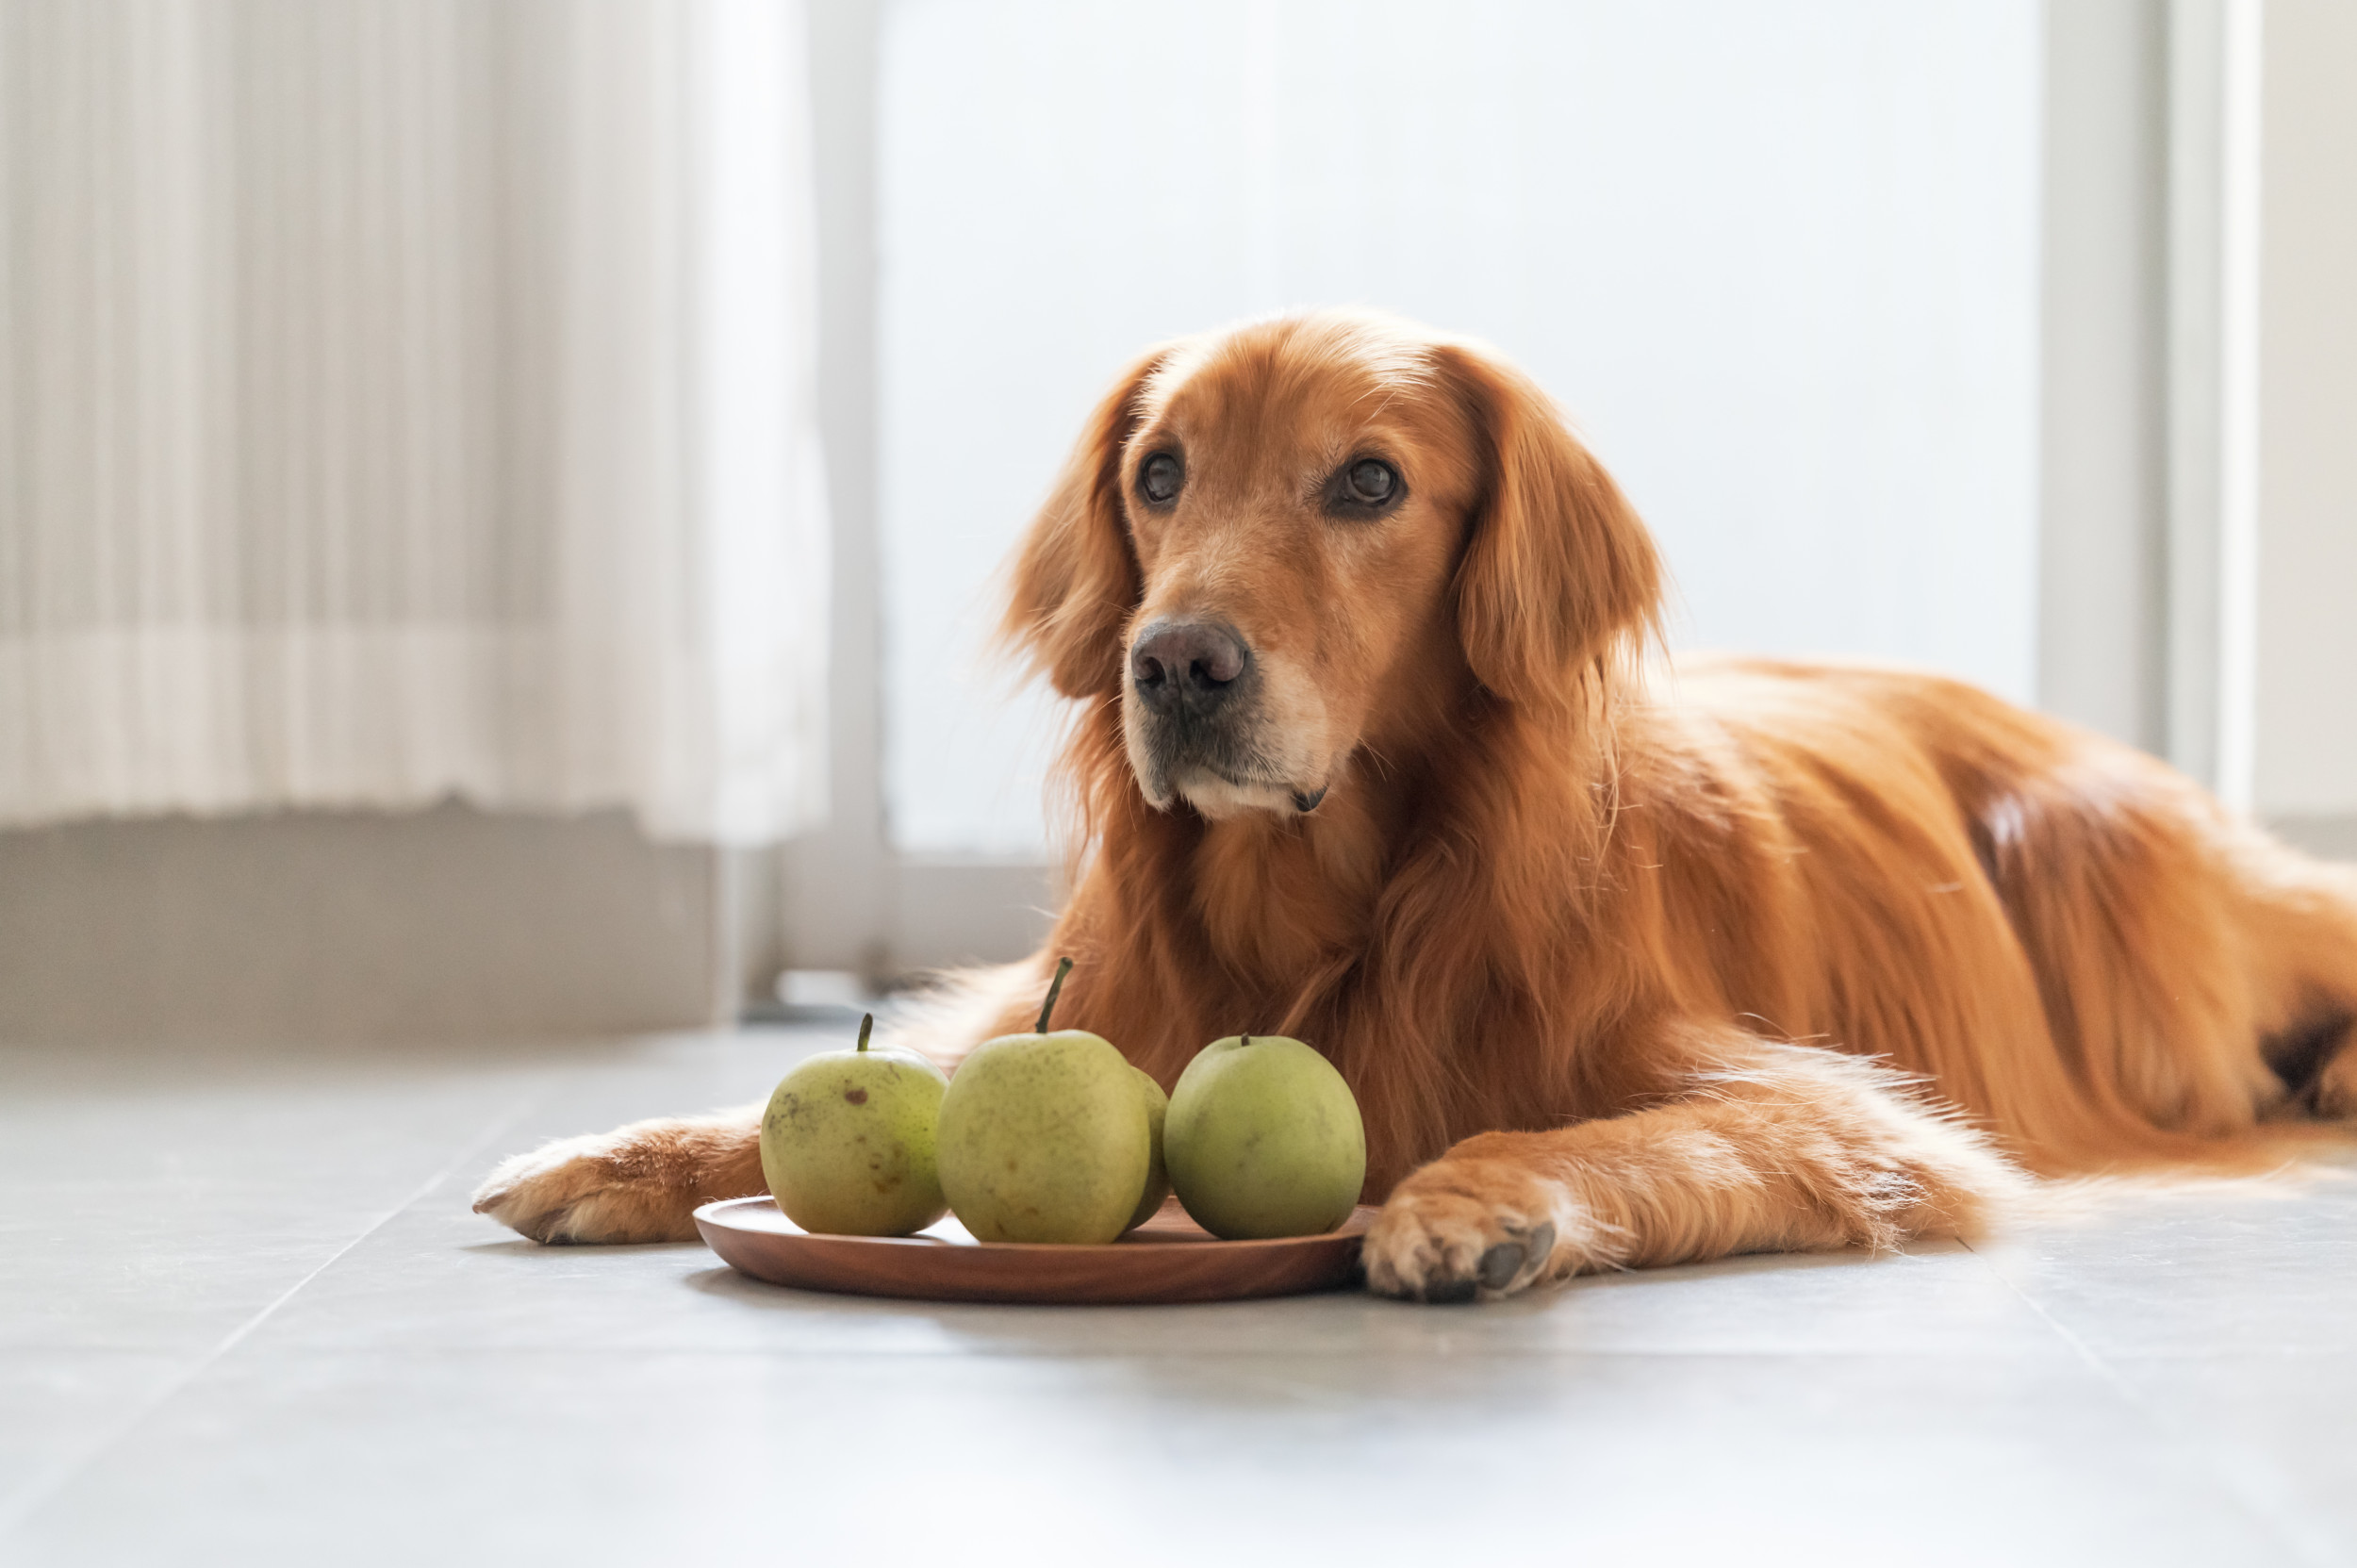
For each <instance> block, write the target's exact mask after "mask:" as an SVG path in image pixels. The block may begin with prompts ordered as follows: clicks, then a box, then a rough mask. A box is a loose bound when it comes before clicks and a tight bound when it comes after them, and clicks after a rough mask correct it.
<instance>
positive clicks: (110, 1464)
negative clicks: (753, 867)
mask: <svg viewBox="0 0 2357 1568" xmlns="http://www.w3.org/2000/svg"><path fill="white" fill-rule="evenodd" d="M818 1043H820V1042H819V1041H817V1040H816V1039H815V1038H814V1037H811V1036H806V1035H803V1036H798V1035H791V1034H786V1033H783V1032H752V1033H746V1034H740V1035H734V1036H724V1037H694V1038H678V1039H665V1040H655V1041H646V1042H637V1043H631V1044H609V1045H602V1046H595V1047H586V1048H554V1047H551V1048H544V1049H521V1048H498V1049H484V1048H475V1049H470V1050H464V1051H461V1050H454V1049H437V1050H415V1051H407V1052H395V1051H375V1052H364V1053H354V1052H344V1053H337V1054H310V1055H301V1056H297V1055H287V1054H243V1055H240V1054H236V1053H221V1052H212V1053H204V1052H198V1053H191V1052H186V1051H160V1050H158V1051H124V1052H112V1053H105V1054H95V1053H90V1052H65V1051H39V1050H23V1049H18V1050H8V1051H0V1192H5V1194H6V1201H5V1205H0V1209H4V1210H5V1212H0V1561H5V1562H7V1563H10V1564H72V1565H74V1568H83V1565H103V1564H113V1563H138V1564H141V1565H142V1568H146V1565H152V1564H178V1563H214V1562H224V1563H240V1564H244V1563H282V1562H283V1563H306V1564H307V1563H321V1562H332V1563H337V1564H374V1563H387V1564H393V1563H398V1564H404V1565H410V1564H419V1563H435V1564H470V1563H477V1562H482V1563H501V1564H525V1563H540V1562H551V1563H553V1562H560V1561H561V1562H565V1563H568V1564H580V1563H598V1562H639V1563H648V1564H668V1563H677V1562H685V1561H690V1560H702V1561H717V1560H721V1557H720V1554H723V1553H727V1554H731V1560H744V1561H760V1562H765V1563H767V1562H781V1563H801V1562H811V1563H817V1562H833V1561H844V1562H850V1561H859V1562H886V1563H889V1562H901V1561H907V1562H923V1563H925V1564H928V1565H929V1568H938V1565H940V1564H944V1563H952V1562H954V1563H956V1564H960V1565H964V1564H969V1563H987V1562H998V1561H1008V1562H1017V1561H1020V1562H1027V1563H1061V1562H1075V1561H1088V1562H1093V1563H1106V1564H1124V1565H1127V1564H1156V1563H1174V1564H1176V1563H1188V1564H1197V1563H1205V1562H1217V1563H1221V1564H1227V1563H1231V1562H1261V1561H1284V1562H1296V1563H1305V1564H1313V1563H1325V1562H1333V1561H1343V1560H1360V1561H1376V1562H1393V1561H1413V1562H1419V1563H1422V1562H1426V1561H1429V1560H1435V1559H1444V1558H1449V1557H1453V1556H1458V1555H1461V1554H1480V1555H1487V1556H1491V1557H1497V1556H1500V1555H1504V1554H1511V1555H1510V1557H1509V1558H1508V1560H1513V1561H1518V1562H1520V1561H1552V1560H1576V1561H1580V1562H1592V1563H1621V1562H1629V1563H1645V1564H1659V1563H1674V1562H1686V1561H1694V1562H1714V1563H1715V1562H1742V1563H1745V1564H1747V1565H1748V1564H1755V1563H1778V1562H1808V1563H1848V1562H1861V1563H1863V1562H1873V1563H1878V1564H1879V1563H1889V1562H1903V1563H1910V1564H1914V1563H1970V1564H2006V1565H2020V1564H2047V1563H2053V1564H2103V1563H2114V1562H2118V1563H2128V1562H2134V1563H2137V1564H2140V1565H2141V1564H2166V1563H2180V1562H2183V1563H2203V1564H2213V1565H2215V1564H2242V1563H2278V1562H2281V1563H2314V1564H2323V1563H2357V1322H2353V1321H2352V1318H2353V1317H2357V1181H2349V1180H2329V1181H2322V1182H2317V1183H2312V1184H2309V1185H2307V1186H2305V1187H2304V1188H2302V1189H2301V1190H2299V1191H2296V1192H2289V1193H2286V1192H2283V1191H2249V1190H2232V1191H2218V1190H2211V1191H2205V1192H2200V1193H2178V1194H2171V1195H2166V1196H2156V1195H2151V1194H2145V1195H2139V1196H2134V1197H2123V1198H2119V1199H2118V1200H2116V1201H2114V1202H2113V1203H2111V1204H2109V1205H2108V1206H2107V1207H2106V1208H2105V1209H2104V1210H2103V1211H2102V1212H2101V1213H2097V1214H2095V1215H2093V1216H2091V1217H2081V1218H2078V1219H2075V1220H2073V1221H2071V1222H2069V1223H2068V1224H2062V1223H2054V1224H2050V1225H2048V1226H2045V1227H2042V1228H2040V1229H2037V1230H2027V1231H2022V1232H2019V1233H2016V1234H2014V1235H2012V1236H2010V1237H2008V1238H2007V1239H2005V1240H2003V1242H2000V1243H1997V1244H1993V1245H1990V1246H1984V1247H1981V1248H1979V1249H1978V1250H1969V1249H1966V1248H1963V1247H1954V1246H1943V1247H1932V1248H1926V1249H1924V1250H1922V1251H1920V1252H1918V1253H1915V1254H1912V1255H1909V1256H1904V1257H1897V1258H1885V1259H1864V1258H1854V1257H1810V1258H1753V1259H1742V1260H1738V1261H1735V1262H1732V1263H1722V1264H1718V1265H1714V1266H1709V1267H1702V1268H1686V1269H1673V1270H1667V1271H1662V1272H1658V1273H1653V1274H1646V1275H1637V1276H1629V1277H1624V1278H1615V1279H1593V1280H1586V1281H1581V1282H1578V1283H1575V1284H1574V1285H1572V1286H1570V1287H1568V1288H1566V1289H1564V1290H1561V1291H1559V1292H1556V1293H1553V1294H1548V1295H1544V1296H1537V1297H1534V1298H1530V1299H1526V1300H1523V1301H1518V1302H1513V1303H1508V1304H1505V1305H1502V1306H1494V1307H1480V1308H1475V1307H1465V1308H1416V1307H1407V1306H1399V1305H1394V1304H1392V1303H1389V1302H1382V1301H1376V1300H1372V1299H1368V1298H1366V1297H1362V1296H1326V1297H1319V1298H1310V1299H1300V1300H1293V1301H1282V1302H1271V1303H1263V1304H1238V1305H1232V1306H1222V1307H1192V1308H1170V1309H1106V1310H1078V1311H1074V1310H1044V1309H1042V1310H1027V1309H1015V1308H975V1307H949V1306H926V1305H915V1304H908V1303H879V1302H864V1301H858V1300H852V1299H847V1298H840V1297H830V1296H806V1295H800V1294H797V1293H794V1292H789V1291H783V1290H779V1289H774V1288H772V1287H768V1286H765V1285H759V1284H755V1283H752V1282H750V1281H747V1280H744V1279H738V1278H737V1277H735V1276H734V1275H732V1274H730V1273H729V1272H728V1271H726V1270H725V1269H723V1268H721V1267H719V1266H718V1264H717V1261H716V1260H715V1259H714V1258H713V1257H712V1256H711V1255H710V1254H709V1253H707V1252H705V1251H703V1250H702V1249H701V1248H700V1247H693V1246H659V1247H630V1248H618V1249H610V1250H602V1249H590V1248H581V1249H543V1248H540V1247H536V1246H531V1245H529V1244H527V1243H524V1242H521V1241H519V1240H517V1239H516V1238H515V1237H513V1236H511V1235H509V1234H508V1233H507V1232H506V1231H504V1230H500V1229H499V1228H497V1227H496V1226H494V1225H492V1224H491V1223H490V1222H489V1221H487V1220H483V1219H479V1218H477V1217H475V1216H474V1215H472V1214H470V1213H468V1212H467V1208H466V1196H467V1194H468V1193H469V1191H470V1189H471V1187H472V1185H473V1183H474V1181H475V1180H476V1178H477V1177H478V1176H479V1175H480V1174H481V1173H482V1171H483V1170H484V1169H486V1167H487V1166H488V1165H489V1164H491V1162H492V1161H493V1160H495V1159H496V1158H497V1157H499V1156H500V1155H502V1154H504V1153H507V1152H509V1151H511V1150H513V1149H515V1148H518V1147H523V1146H525V1145H527V1144H529V1143H531V1142H534V1141H535V1140H536V1139H538V1138H540V1137H543V1136H546V1135H551V1134H556V1133H565V1132H576V1131H585V1130H589V1129H595V1128H603V1127H606V1126H609V1125H612V1124H613V1123H615V1122H618V1121H622V1120H627V1119H629V1118H631V1117H634V1116H637V1115H642V1114H652V1113H656V1112H662V1111H670V1110H691V1109H696V1108H699V1107H701V1106H705V1105H710V1104H716V1103H722V1102H727V1101H732V1100H742V1099H749V1098H757V1097H758V1096H759V1095H760V1094H761V1093H762V1092H764V1091H765V1090H766V1088H767V1087H768V1085H769V1084H770V1083H771V1082H773V1081H775V1080H776V1078H777V1077H778V1076H779V1074H780V1073H781V1072H782V1071H783V1068H784V1066H785V1065H787V1064H788V1063H790V1061H791V1060H792V1059H793V1058H794V1057H795V1055H797V1054H798V1053H799V1051H801V1050H803V1049H806V1048H812V1047H813V1046H815V1045H816V1044H818Z"/></svg>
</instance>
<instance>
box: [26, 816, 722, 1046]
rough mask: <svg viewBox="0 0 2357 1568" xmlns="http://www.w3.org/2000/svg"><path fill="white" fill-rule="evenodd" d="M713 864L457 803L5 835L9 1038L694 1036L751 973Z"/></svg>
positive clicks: (591, 823) (575, 826)
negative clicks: (741, 971)
mask: <svg viewBox="0 0 2357 1568" xmlns="http://www.w3.org/2000/svg"><path fill="white" fill-rule="evenodd" d="M721 853H722V852H721V851H716V850H711V849H708V848H703V847H697V846H682V845H659V844H652V843H650V842H648V841H647V840H646V839H645V838H643V837H642V836H640V834H638V833H637V831H636V829H635V827H634V826H633V825H632V822H631V820H630V818H629V817H627V816H626V815H624V814H622V813H620V812H608V813H599V814H593V815H589V816H582V817H533V816H521V815H507V814H492V813H485V812H478V811H473V810H470V809H468V808H466V807H463V806H457V805H448V806H443V807H439V808H437V809H435V810H432V811H426V812H418V813H410V814H402V815H378V814H372V813H360V812H352V813H341V812H301V813H288V814H283V815H275V816H268V817H239V818H231V819H223V820H195V819H190V818H171V819H163V820H152V821H107V822H86V823H75V824H71V825H67V826H62V827H54V828H44V829H38V830H32V831H25V832H11V833H5V834H0V1039H8V1040H29V1039H41V1040H59V1041H99V1042H104V1041H122V1040H129V1039H140V1040H161V1041H182V1040H191V1041H192V1040H219V1039H242V1040H272V1041H283V1040H295V1041H305V1040H318V1041H345V1040H430V1039H453V1038H455V1039H466V1038H477V1037H486V1036H527V1035H528V1036H541V1037H548V1036H561V1035H571V1034H611V1033H627V1032H641V1031H648V1030H661V1029H676V1028H693V1027H701V1026H704V1025H707V1024H709V1023H712V1022H714V1021H716V1019H717V1018H720V1017H725V1016H728V1015H733V1012H734V999H733V998H731V997H728V996H727V995H726V992H727V991H728V989H729V987H728V984H727V982H726V981H725V979H724V978H723V977H724V976H725V975H726V974H727V972H728V971H730V970H731V969H733V968H738V967H743V966H747V965H748V963H749V962H751V961H755V960H756V958H757V955H754V954H750V953H748V952H746V951H745V946H746V944H745V942H744V940H743V938H742V934H741V933H733V932H731V931H728V930H725V929H723V928H725V927H727V926H728V925H730V924H731V914H730V911H729V909H728V907H727V906H728V905H730V904H731V903H732V902H733V901H734V900H731V899H730V897H729V896H728V895H729V887H728V883H729V881H730V880H732V879H729V878H728V877H727V874H726V868H725V867H722V865H721V863H720V857H721ZM740 917H741V916H740ZM756 940H758V938H756Z"/></svg>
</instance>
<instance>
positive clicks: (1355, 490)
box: [1344, 457, 1399, 506]
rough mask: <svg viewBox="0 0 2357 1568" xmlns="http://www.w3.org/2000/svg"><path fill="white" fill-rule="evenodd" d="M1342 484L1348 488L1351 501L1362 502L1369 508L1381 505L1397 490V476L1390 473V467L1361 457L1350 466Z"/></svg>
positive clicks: (1387, 464)
mask: <svg viewBox="0 0 2357 1568" xmlns="http://www.w3.org/2000/svg"><path fill="white" fill-rule="evenodd" d="M1344 482H1345V483H1346V484H1347V485H1348V486H1349V487H1350V499H1351V500H1353V501H1363V502H1365V503H1367V504H1368V505H1370V506H1380V505H1382V504H1383V503H1385V502H1387V501H1389V500H1391V499H1392V492H1393V490H1395V489H1397V488H1399V475H1398V474H1396V473H1393V471H1392V465H1391V464H1389V463H1378V462H1376V460H1375V459H1374V458H1372V457H1361V458H1360V459H1359V461H1357V462H1355V463H1353V464H1351V465H1350V471H1349V473H1347V474H1346V475H1344Z"/></svg>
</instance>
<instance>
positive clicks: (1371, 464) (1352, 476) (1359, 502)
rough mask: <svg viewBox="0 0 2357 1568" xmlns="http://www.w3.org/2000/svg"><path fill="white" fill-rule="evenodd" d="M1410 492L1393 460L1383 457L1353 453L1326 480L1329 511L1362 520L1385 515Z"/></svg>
mask: <svg viewBox="0 0 2357 1568" xmlns="http://www.w3.org/2000/svg"><path fill="white" fill-rule="evenodd" d="M1407 493H1408V486H1407V484H1406V482H1405V481H1403V480H1402V479H1401V478H1400V476H1399V470H1397V469H1395V468H1393V467H1392V465H1391V464H1389V463H1387V462H1385V461H1383V459H1382V458H1380V457H1353V458H1352V459H1351V460H1350V461H1349V462H1347V463H1344V464H1343V466H1342V467H1341V468H1339V469H1337V470H1335V471H1334V473H1333V476H1332V477H1331V478H1329V479H1327V482H1326V515H1327V517H1331V518H1359V519H1361V520H1364V519H1371V518H1377V517H1381V516H1382V515H1383V514H1385V513H1387V512H1389V511H1391V510H1392V509H1393V507H1395V506H1397V505H1398V504H1399V503H1400V500H1401V498H1402V497H1404V496H1405V495H1407Z"/></svg>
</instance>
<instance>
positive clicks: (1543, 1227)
mask: <svg viewBox="0 0 2357 1568" xmlns="http://www.w3.org/2000/svg"><path fill="white" fill-rule="evenodd" d="M1526 1196H1537V1195H1526ZM1556 1235H1557V1232H1556V1225H1555V1221H1554V1220H1553V1219H1551V1218H1548V1219H1533V1218H1531V1217H1529V1211H1528V1209H1527V1208H1523V1209H1520V1211H1519V1212H1518V1210H1517V1209H1516V1208H1506V1207H1502V1206H1498V1205H1495V1204H1492V1203H1490V1202H1486V1201H1484V1200H1483V1199H1481V1198H1479V1197H1475V1196H1473V1195H1471V1194H1468V1193H1465V1192H1463V1191H1435V1190H1429V1188H1426V1189H1423V1190H1420V1189H1419V1188H1418V1187H1417V1185H1416V1184H1415V1183H1413V1182H1410V1183H1406V1184H1403V1186H1402V1187H1401V1190H1400V1191H1399V1192H1397V1193H1396V1194H1394V1195H1393V1198H1392V1201H1391V1202H1390V1203H1388V1204H1386V1205H1385V1206H1384V1210H1383V1213H1381V1214H1379V1215H1377V1216H1376V1222H1375V1225H1374V1227H1373V1229H1371V1230H1369V1231H1368V1233H1367V1240H1366V1243H1365V1248H1364V1254H1363V1258H1362V1263H1363V1266H1364V1267H1365V1270H1366V1277H1367V1288H1368V1289H1370V1290H1372V1291H1374V1292H1376V1294H1378V1295H1381V1296H1396V1297H1398V1298H1400V1299H1402V1300H1409V1301H1426V1302H1459V1301H1471V1300H1474V1299H1475V1298H1476V1297H1496V1296H1510V1295H1512V1294H1513V1293H1514V1292H1516V1291H1518V1290H1523V1289H1525V1288H1527V1287H1528V1286H1529V1285H1531V1284H1532V1283H1534V1282H1535V1281H1537V1280H1539V1279H1542V1278H1544V1277H1545V1276H1546V1275H1547V1274H1548V1273H1549V1272H1550V1270H1551V1267H1552V1263H1553V1260H1554V1255H1555V1250H1556Z"/></svg>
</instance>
